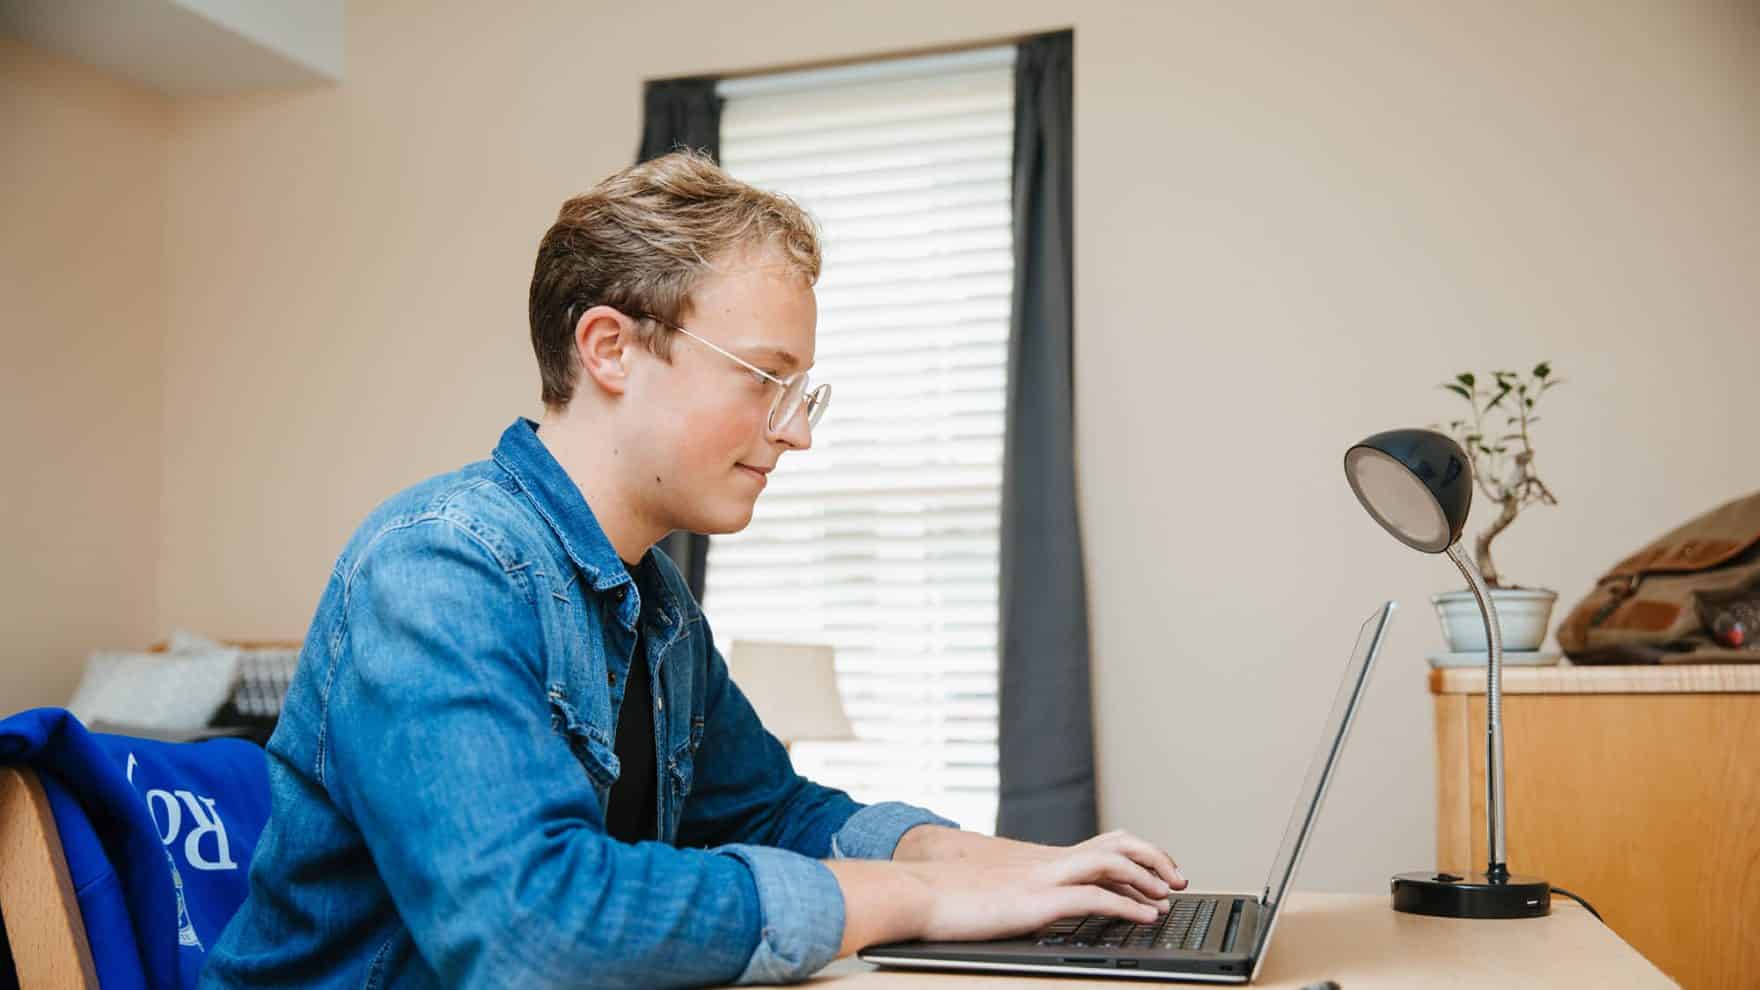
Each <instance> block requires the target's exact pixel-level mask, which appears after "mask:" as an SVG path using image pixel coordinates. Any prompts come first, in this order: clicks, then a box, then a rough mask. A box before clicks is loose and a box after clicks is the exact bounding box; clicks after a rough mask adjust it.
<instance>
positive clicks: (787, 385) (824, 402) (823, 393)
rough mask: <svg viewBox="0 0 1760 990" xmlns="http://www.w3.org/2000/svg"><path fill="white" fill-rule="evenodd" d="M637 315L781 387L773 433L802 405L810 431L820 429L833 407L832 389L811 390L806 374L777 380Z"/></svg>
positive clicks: (774, 406) (691, 335) (651, 317)
mask: <svg viewBox="0 0 1760 990" xmlns="http://www.w3.org/2000/svg"><path fill="white" fill-rule="evenodd" d="M637 315H639V316H640V317H641V318H642V319H645V320H653V321H654V322H655V323H658V324H660V325H661V326H663V327H665V328H667V329H668V330H676V331H678V332H679V333H682V334H684V335H685V336H686V337H689V338H690V339H692V340H694V341H696V342H697V343H699V344H702V345H703V346H704V347H707V348H708V349H710V350H712V351H714V352H715V353H717V354H719V355H721V356H722V357H724V358H726V359H728V360H729V361H732V362H733V363H735V364H737V365H739V366H740V367H742V368H744V369H746V370H747V371H749V372H751V373H752V374H754V375H756V376H758V378H759V379H761V380H762V381H765V382H768V383H770V384H772V385H775V386H778V391H777V393H776V398H775V399H773V400H771V402H770V418H769V420H768V421H767V422H766V425H767V426H768V427H769V429H770V432H771V433H781V432H782V431H783V430H784V429H785V428H787V426H788V424H790V423H792V422H794V418H795V416H796V415H797V414H799V413H800V411H801V407H802V406H803V405H804V406H806V409H807V429H808V430H811V429H812V428H813V427H815V426H818V425H819V420H821V419H823V418H825V410H826V408H827V407H829V406H830V405H831V386H830V385H819V386H817V387H814V388H809V387H808V382H807V373H806V372H805V371H797V372H795V373H794V374H792V375H789V376H788V377H787V378H778V377H776V376H775V375H772V374H771V373H769V372H768V371H765V370H764V369H763V368H760V367H758V366H757V365H755V364H752V363H751V362H750V361H747V360H745V359H743V358H741V357H739V356H737V355H734V354H730V353H728V352H727V351H725V350H723V349H722V348H720V347H718V346H716V345H715V344H714V343H713V342H712V341H708V340H704V339H703V338H702V337H699V336H697V335H696V334H694V333H691V332H690V331H689V330H686V329H685V328H684V327H681V326H679V325H678V324H676V323H668V322H666V321H665V320H662V319H661V318H660V317H658V316H655V315H653V314H652V313H639V314H637Z"/></svg>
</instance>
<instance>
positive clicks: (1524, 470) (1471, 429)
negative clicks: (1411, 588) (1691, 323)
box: [1432, 361, 1563, 653]
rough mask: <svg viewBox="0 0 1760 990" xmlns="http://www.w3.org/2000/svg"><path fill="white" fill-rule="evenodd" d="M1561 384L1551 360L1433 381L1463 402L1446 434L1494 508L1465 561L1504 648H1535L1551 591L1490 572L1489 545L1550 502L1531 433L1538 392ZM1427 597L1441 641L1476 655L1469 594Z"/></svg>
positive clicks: (1481, 641)
mask: <svg viewBox="0 0 1760 990" xmlns="http://www.w3.org/2000/svg"><path fill="white" fill-rule="evenodd" d="M1561 384H1563V380H1562V379H1559V378H1554V377H1553V376H1552V365H1551V364H1550V363H1549V362H1545V361H1542V362H1540V363H1539V364H1537V365H1535V366H1534V369H1533V370H1532V371H1530V372H1528V373H1527V374H1525V375H1523V374H1518V373H1516V372H1513V371H1493V372H1491V373H1490V375H1489V377H1488V378H1482V377H1481V376H1479V375H1475V374H1473V373H1472V372H1470V371H1464V372H1462V373H1460V374H1458V375H1456V376H1455V377H1454V380H1453V381H1449V382H1444V383H1442V385H1441V386H1440V387H1441V388H1444V389H1447V390H1448V391H1450V392H1453V393H1454V394H1455V395H1458V396H1460V397H1461V399H1462V400H1464V401H1465V402H1466V403H1467V408H1468V414H1467V416H1465V417H1463V418H1461V419H1455V420H1451V421H1450V422H1449V424H1448V432H1449V434H1450V435H1452V436H1453V437H1454V439H1455V441H1456V442H1457V443H1459V444H1460V445H1461V449H1463V450H1465V451H1466V452H1467V456H1468V458H1470V459H1471V461H1472V464H1473V480H1474V482H1475V483H1476V484H1477V485H1478V486H1479V490H1480V492H1481V493H1483V494H1484V496H1485V498H1486V499H1488V500H1489V501H1490V502H1491V504H1492V505H1494V506H1497V509H1498V513H1497V518H1496V519H1494V520H1492V522H1491V524H1490V525H1489V526H1487V527H1485V529H1484V530H1482V531H1481V532H1480V533H1479V534H1478V536H1477V538H1476V539H1475V540H1474V543H1473V559H1474V561H1475V562H1476V563H1477V564H1478V565H1479V570H1480V572H1481V573H1482V574H1483V575H1484V576H1485V583H1486V585H1488V586H1489V587H1490V589H1491V600H1492V605H1493V607H1494V608H1495V609H1496V611H1497V617H1498V624H1499V625H1500V626H1501V628H1502V632H1503V638H1504V646H1505V648H1506V649H1508V650H1510V651H1511V652H1532V651H1536V650H1538V649H1539V648H1540V646H1541V644H1542V643H1544V642H1545V640H1546V629H1547V623H1548V622H1549V621H1550V619H1551V616H1552V606H1553V604H1554V603H1555V602H1556V601H1557V599H1558V593H1557V592H1555V591H1551V590H1549V589H1545V588H1522V587H1519V586H1517V585H1513V584H1510V583H1509V582H1508V581H1507V580H1506V579H1505V578H1504V575H1503V572H1502V571H1499V570H1498V569H1497V563H1496V561H1495V560H1494V559H1493V558H1492V556H1491V544H1492V541H1494V540H1496V539H1497V537H1498V536H1500V535H1502V533H1503V532H1504V530H1507V529H1508V528H1509V527H1510V524H1511V523H1513V522H1515V521H1516V517H1517V516H1519V515H1521V513H1522V511H1523V510H1524V509H1527V508H1529V507H1530V506H1535V505H1557V504H1558V499H1557V498H1555V497H1554V496H1553V494H1552V490H1551V489H1550V488H1548V487H1547V486H1546V483H1545V482H1544V481H1541V480H1540V475H1539V473H1538V471H1537V470H1536V469H1535V467H1534V442H1533V437H1532V435H1531V430H1532V429H1533V427H1534V425H1535V424H1537V423H1539V422H1540V416H1539V413H1538V411H1537V410H1538V407H1539V403H1540V399H1541V397H1542V396H1544V395H1545V394H1546V393H1547V392H1549V391H1551V390H1552V389H1553V388H1554V387H1555V386H1558V385H1561ZM1432 600H1433V601H1434V602H1435V604H1436V608H1437V612H1438V614H1439V615H1440V616H1441V618H1442V625H1443V632H1444V634H1445V635H1446V636H1447V637H1448V642H1449V646H1450V647H1451V648H1452V649H1454V650H1456V651H1458V652H1479V653H1483V652H1484V651H1485V649H1486V644H1485V629H1484V625H1483V622H1482V621H1481V619H1480V617H1479V609H1478V605H1477V604H1476V603H1475V602H1474V600H1473V595H1472V592H1471V591H1468V590H1461V591H1457V592H1449V593H1447V594H1442V595H1437V596H1435V598H1434V599H1432Z"/></svg>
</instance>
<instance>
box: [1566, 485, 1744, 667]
mask: <svg viewBox="0 0 1760 990" xmlns="http://www.w3.org/2000/svg"><path fill="white" fill-rule="evenodd" d="M1756 588H1760V492H1755V493H1754V494H1752V495H1748V496H1746V497H1743V498H1738V499H1736V500H1735V501H1733V502H1728V503H1725V504H1723V505H1721V506H1718V507H1717V508H1715V509H1713V510H1711V511H1710V512H1707V513H1705V514H1704V515H1702V516H1699V517H1698V518H1696V519H1694V520H1692V521H1691V522H1689V523H1687V524H1686V525H1684V526H1681V527H1679V528H1678V529H1675V530H1672V531H1671V532H1669V533H1668V534H1667V535H1665V536H1663V537H1662V538H1660V539H1658V540H1656V541H1655V542H1653V543H1651V544H1650V545H1649V546H1647V547H1645V548H1644V549H1642V550H1639V551H1638V552H1637V553H1635V554H1632V555H1631V556H1630V557H1627V558H1626V559H1624V560H1622V561H1620V562H1619V563H1618V564H1616V565H1615V566H1614V568H1613V569H1612V570H1610V571H1608V572H1607V573H1606V574H1603V575H1602V576H1601V578H1600V580H1599V581H1597V582H1596V585H1595V590H1594V591H1592V592H1590V593H1589V596H1588V597H1587V598H1584V599H1583V600H1582V601H1581V602H1579V603H1577V606H1576V607H1575V608H1573V609H1571V612H1570V614H1569V615H1568V616H1566V617H1565V620H1564V622H1563V624H1561V625H1560V626H1559V628H1558V645H1559V646H1560V647H1562V648H1563V649H1564V652H1565V655H1566V656H1569V657H1570V658H1571V661H1572V662H1574V663H1588V664H1594V663H1741V662H1747V663H1760V648H1757V646H1760V636H1757V635H1755V634H1754V633H1753V632H1752V631H1750V632H1749V633H1748V634H1747V637H1746V639H1745V641H1744V642H1743V644H1742V645H1741V646H1730V645H1726V644H1724V643H1720V642H1718V641H1717V639H1715V638H1714V637H1713V636H1712V633H1711V631H1710V630H1709V629H1707V628H1706V627H1705V622H1704V620H1703V619H1702V618H1701V613H1702V612H1703V611H1704V609H1703V608H1702V607H1701V606H1702V605H1704V604H1706V602H1707V597H1706V596H1710V600H1713V601H1715V600H1716V599H1717V598H1718V597H1719V596H1720V595H1723V594H1725V593H1728V592H1732V591H1740V590H1743V589H1756Z"/></svg>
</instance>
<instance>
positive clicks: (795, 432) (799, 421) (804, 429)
mask: <svg viewBox="0 0 1760 990" xmlns="http://www.w3.org/2000/svg"><path fill="white" fill-rule="evenodd" d="M771 436H772V437H774V438H775V439H776V440H777V441H779V442H781V443H783V444H786V445H787V446H789V447H790V448H792V449H794V450H808V449H810V448H811V447H812V446H813V428H812V427H811V426H808V425H807V404H806V403H804V402H803V403H801V404H800V407H799V408H798V409H796V410H795V411H794V415H793V416H790V417H789V418H788V422H786V423H784V424H782V428H781V429H779V430H777V431H776V432H775V433H773V434H771Z"/></svg>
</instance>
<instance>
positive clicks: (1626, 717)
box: [1430, 664, 1760, 987]
mask: <svg viewBox="0 0 1760 990" xmlns="http://www.w3.org/2000/svg"><path fill="white" fill-rule="evenodd" d="M1430 693H1431V694H1432V695H1433V696H1434V700H1435V705H1436V859H1437V866H1438V868H1440V869H1443V870H1448V871H1450V872H1454V873H1466V872H1468V871H1470V870H1473V869H1483V868H1484V866H1485V845H1486V839H1485V833H1486V821H1485V671H1484V669H1483V668H1478V669H1473V668H1450V669H1445V670H1435V671H1432V672H1431V674H1430ZM1503 695H1504V697H1503V713H1504V751H1505V754H1506V763H1505V775H1506V777H1507V787H1508V790H1507V793H1508V808H1507V815H1508V825H1507V828H1508V838H1509V857H1510V869H1511V870H1512V871H1513V872H1516V873H1525V874H1530V875H1533V876H1539V877H1544V878H1545V879H1546V880H1547V881H1549V882H1551V883H1552V884H1554V885H1555V886H1559V887H1564V888H1567V889H1569V890H1571V891H1574V892H1576V893H1578V894H1581V895H1582V896H1583V897H1586V898H1588V900H1589V902H1590V903H1592V904H1594V905H1595V907H1596V909H1597V910H1599V911H1600V912H1601V914H1602V916H1603V917H1604V918H1606V919H1607V923H1608V924H1609V925H1610V926H1611V927H1612V928H1613V929H1614V931H1615V932H1617V933H1618V934H1619V935H1620V937H1622V938H1624V939H1625V940H1626V941H1627V942H1630V943H1631V944H1632V945H1633V946H1634V947H1636V948H1637V949H1638V951H1640V952H1642V953H1643V954H1644V955H1645V956H1647V957H1648V958H1649V959H1650V961H1652V962H1654V963H1655V964H1656V965H1657V966H1658V967H1659V968H1661V969H1662V970H1663V972H1665V973H1667V974H1668V975H1670V976H1672V977H1674V978H1675V979H1676V980H1678V981H1680V983H1681V984H1682V985H1683V986H1687V987H1738V986H1752V985H1753V984H1752V982H1751V981H1752V980H1753V979H1754V974H1755V973H1757V972H1760V664H1753V665H1745V664H1729V665H1716V666H1711V665H1704V666H1685V665H1683V666H1657V667H1573V666H1560V667H1516V668H1509V667H1506V668H1505V669H1504V672H1503ZM1556 900H1562V899H1560V898H1555V901H1556ZM1509 923H1510V924H1519V923H1520V922H1509Z"/></svg>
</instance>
